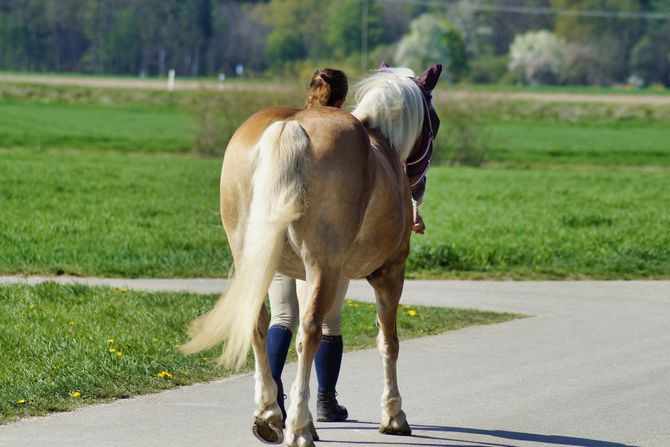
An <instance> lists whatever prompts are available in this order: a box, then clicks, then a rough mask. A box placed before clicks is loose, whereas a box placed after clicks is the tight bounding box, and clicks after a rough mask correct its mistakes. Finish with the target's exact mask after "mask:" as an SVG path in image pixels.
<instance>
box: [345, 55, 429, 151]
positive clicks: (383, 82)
mask: <svg viewBox="0 0 670 447" xmlns="http://www.w3.org/2000/svg"><path fill="white" fill-rule="evenodd" d="M414 77H415V74H414V72H413V71H412V70H410V69H409V68H383V69H380V70H377V71H375V72H373V73H372V74H370V75H368V76H366V77H365V78H363V79H362V80H361V81H359V82H358V83H357V84H356V85H355V86H354V89H355V90H356V96H355V98H356V107H355V108H354V110H353V112H352V113H353V115H354V116H356V118H358V119H359V120H360V121H361V122H362V123H363V124H365V125H366V126H367V127H369V128H371V129H379V131H380V132H381V133H382V134H383V135H384V136H385V137H386V139H387V140H388V141H389V143H390V144H391V147H393V149H395V150H396V151H398V153H399V154H400V160H401V161H403V162H404V161H405V160H407V157H409V153H410V151H411V150H412V147H413V146H414V143H415V142H416V139H417V138H418V137H419V133H420V132H421V129H422V125H423V114H424V111H423V109H424V107H423V94H422V93H421V90H420V89H419V87H418V86H417V85H416V83H415V82H414V80H413V79H412V78H414Z"/></svg>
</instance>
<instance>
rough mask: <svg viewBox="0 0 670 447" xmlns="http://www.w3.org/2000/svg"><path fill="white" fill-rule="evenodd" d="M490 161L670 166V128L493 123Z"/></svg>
mask: <svg viewBox="0 0 670 447" xmlns="http://www.w3.org/2000/svg"><path fill="white" fill-rule="evenodd" d="M485 130H486V132H488V133H489V137H490V138H489V142H488V145H489V157H488V160H487V161H489V162H500V163H515V164H542V163H548V164H553V163H558V164H587V165H588V164H591V165H619V166H621V165H627V166H644V165H664V166H668V165H670V126H668V124H646V125H645V124H642V123H632V124H625V125H612V124H609V125H606V124H599V125H590V126H589V125H580V124H571V123H562V122H543V121H540V122H533V123H524V122H521V123H515V122H491V123H488V124H487V125H486V128H485Z"/></svg>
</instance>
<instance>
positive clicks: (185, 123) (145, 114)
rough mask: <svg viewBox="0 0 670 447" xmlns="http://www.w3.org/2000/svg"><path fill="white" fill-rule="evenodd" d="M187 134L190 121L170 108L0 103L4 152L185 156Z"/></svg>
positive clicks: (0, 136) (0, 143) (0, 137)
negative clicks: (29, 150)
mask: <svg viewBox="0 0 670 447" xmlns="http://www.w3.org/2000/svg"><path fill="white" fill-rule="evenodd" d="M192 134H193V124H192V122H191V118H190V115H189V114H188V113H187V112H185V111H181V110H175V109H174V108H171V109H170V108H167V109H161V108H159V107H146V106H137V107H133V106H132V105H129V106H126V107H110V106H103V105H92V104H75V105H73V104H39V103H31V102H19V103H0V147H5V148H7V147H9V148H11V147H28V148H68V149H72V148H74V149H94V150H110V149H111V150H120V151H143V152H155V151H160V152H186V151H189V150H190V148H191V139H192ZM221 153H223V150H222V152H221Z"/></svg>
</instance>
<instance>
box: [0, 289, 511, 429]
mask: <svg viewBox="0 0 670 447" xmlns="http://www.w3.org/2000/svg"><path fill="white" fill-rule="evenodd" d="M217 298H218V296H215V295H207V296H202V295H193V294H186V293H141V292H133V291H128V290H125V289H112V288H103V287H86V286H82V285H68V286H61V285H57V284H55V283H44V284H41V285H38V286H26V285H5V286H0V317H1V318H0V345H1V346H3V349H2V350H0V364H1V365H3V368H2V369H0V423H7V422H10V421H12V420H15V419H17V418H20V417H23V416H32V415H43V414H47V413H50V412H55V411H67V410H70V409H73V408H76V407H79V406H82V405H86V404H92V403H96V402H101V401H105V400H109V399H117V398H126V397H130V396H133V395H137V394H144V393H149V392H154V391H158V390H164V389H168V388H172V387H175V386H179V385H187V384H191V383H195V382H201V381H206V380H211V379H215V378H221V377H224V376H226V375H228V373H227V372H226V371H223V370H221V369H220V368H218V367H217V366H216V364H215V361H214V360H213V359H214V358H215V357H216V356H217V355H218V354H219V352H220V348H214V349H212V350H209V351H206V352H203V353H201V354H198V355H193V356H184V355H182V354H180V353H178V352H177V350H176V347H177V346H178V345H179V344H181V343H183V342H185V334H186V328H187V326H188V323H189V322H190V321H191V320H192V319H193V318H195V317H196V316H198V315H200V314H202V313H203V312H205V311H206V310H208V309H209V308H211V306H212V304H213V303H214V301H215V300H216V299H217ZM518 317H520V315H514V314H500V313H493V312H481V311H477V310H462V309H445V308H431V307H420V306H416V307H415V306H413V307H411V308H409V307H407V306H405V307H402V308H400V309H399V312H398V328H399V336H400V338H401V339H409V338H415V337H420V336H424V335H430V334H438V333H441V332H444V331H448V330H453V329H459V328H462V327H466V326H472V325H481V324H491V323H499V322H503V321H508V320H511V319H514V318H518ZM374 321H375V309H374V306H373V305H371V304H367V303H359V302H355V301H347V304H346V305H345V308H344V312H343V334H344V337H345V345H346V348H347V350H356V349H362V348H368V347H372V346H374V344H375V339H374V337H375V336H376V333H377V329H376V327H375V325H374ZM290 359H295V353H294V352H291V354H290ZM252 365H253V363H252V361H251V355H250V360H249V362H248V363H247V366H246V370H250V369H251V368H252ZM343 374H347V371H343Z"/></svg>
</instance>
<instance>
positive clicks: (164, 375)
mask: <svg viewBox="0 0 670 447" xmlns="http://www.w3.org/2000/svg"><path fill="white" fill-rule="evenodd" d="M156 375H157V376H158V377H160V378H161V379H168V380H169V379H171V378H172V374H170V373H169V372H167V371H161V372H159V373H158V374H156Z"/></svg>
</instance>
